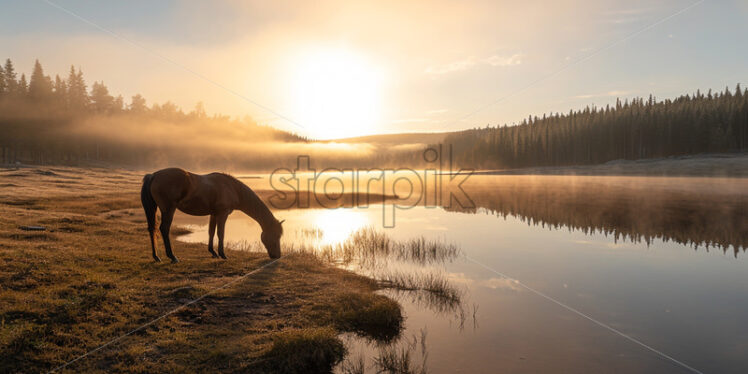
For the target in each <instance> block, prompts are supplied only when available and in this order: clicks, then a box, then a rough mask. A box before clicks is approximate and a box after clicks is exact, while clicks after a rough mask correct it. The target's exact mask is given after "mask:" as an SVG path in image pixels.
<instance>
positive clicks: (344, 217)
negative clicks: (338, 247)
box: [313, 209, 369, 245]
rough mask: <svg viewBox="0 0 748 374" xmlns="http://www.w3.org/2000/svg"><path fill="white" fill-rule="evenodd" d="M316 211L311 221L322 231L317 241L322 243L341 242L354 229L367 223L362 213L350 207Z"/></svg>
mask: <svg viewBox="0 0 748 374" xmlns="http://www.w3.org/2000/svg"><path fill="white" fill-rule="evenodd" d="M316 213H317V214H316V217H314V221H313V222H314V225H315V226H316V227H317V228H318V229H319V230H320V231H321V232H322V237H321V238H320V241H319V243H320V244H322V245H326V244H338V243H342V242H344V241H345V240H346V239H348V237H349V236H350V235H351V234H353V233H354V232H355V231H356V230H359V229H361V228H363V227H365V226H367V225H368V224H369V220H368V218H367V217H366V216H365V215H364V214H363V213H361V212H355V211H352V210H350V209H326V210H320V211H318V212H316Z"/></svg>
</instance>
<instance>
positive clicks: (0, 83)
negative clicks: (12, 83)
mask: <svg viewBox="0 0 748 374" xmlns="http://www.w3.org/2000/svg"><path fill="white" fill-rule="evenodd" d="M6 93H7V89H6V87H5V69H3V67H2V66H0V97H3V96H4V95H5V94H6Z"/></svg>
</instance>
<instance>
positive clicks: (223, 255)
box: [220, 253, 228, 260]
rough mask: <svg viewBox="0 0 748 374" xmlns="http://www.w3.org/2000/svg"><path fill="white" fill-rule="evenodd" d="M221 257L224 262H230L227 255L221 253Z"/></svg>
mask: <svg viewBox="0 0 748 374" xmlns="http://www.w3.org/2000/svg"><path fill="white" fill-rule="evenodd" d="M220 256H221V258H222V259H224V260H228V257H226V255H225V254H223V253H221V254H220Z"/></svg>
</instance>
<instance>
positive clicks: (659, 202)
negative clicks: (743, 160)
mask: <svg viewBox="0 0 748 374" xmlns="http://www.w3.org/2000/svg"><path fill="white" fill-rule="evenodd" d="M465 190H466V191H467V193H468V195H469V196H470V198H471V199H472V200H473V202H474V203H475V207H472V208H461V207H454V206H453V207H445V209H447V210H448V211H459V212H467V213H476V212H478V211H479V210H480V209H485V210H486V211H489V212H491V213H493V214H496V215H498V216H502V217H506V216H509V215H511V216H515V217H518V218H520V219H521V220H523V221H524V222H527V223H528V224H532V225H540V226H542V227H545V226H549V227H552V228H556V229H558V228H568V229H571V230H580V231H582V232H584V233H587V234H590V233H603V234H605V235H610V236H613V237H614V238H615V240H616V241H618V240H630V241H633V242H641V241H643V242H646V243H647V244H649V243H651V242H652V241H653V240H655V239H662V240H663V241H666V242H667V241H673V242H676V243H680V244H685V245H691V246H700V245H703V246H706V248H707V250H708V249H709V247H717V248H720V249H722V250H723V251H725V252H726V251H727V250H728V249H730V248H732V250H733V251H734V253H735V255H736V256H737V254H738V252H739V251H740V250H743V251H744V250H745V249H746V248H747V247H748V193H747V192H746V191H748V180H744V179H721V178H657V177H655V178H646V177H643V178H639V177H633V178H632V177H564V176H501V177H499V176H496V177H485V178H475V180H473V181H471V183H469V184H467V185H466V186H465Z"/></svg>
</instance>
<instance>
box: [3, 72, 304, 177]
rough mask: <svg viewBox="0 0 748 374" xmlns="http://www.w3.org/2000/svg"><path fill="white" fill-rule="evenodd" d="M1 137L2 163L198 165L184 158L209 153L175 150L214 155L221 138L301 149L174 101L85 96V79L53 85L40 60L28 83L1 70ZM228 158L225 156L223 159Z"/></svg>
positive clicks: (245, 122) (76, 75) (249, 123)
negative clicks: (200, 145) (173, 160)
mask: <svg viewBox="0 0 748 374" xmlns="http://www.w3.org/2000/svg"><path fill="white" fill-rule="evenodd" d="M0 134H2V136H0V164H15V163H40V164H45V163H46V164H49V163H62V164H82V163H96V162H101V163H117V164H142V165H147V164H148V162H149V161H152V160H153V159H154V158H162V159H163V158H164V157H165V156H170V158H176V159H178V160H182V161H186V160H190V161H197V160H198V157H197V156H194V157H191V156H190V155H187V154H186V153H187V152H189V151H196V152H198V153H202V154H203V155H204V154H206V153H208V152H207V150H206V149H195V148H193V149H189V150H188V149H185V148H184V147H182V148H181V149H180V145H183V144H184V142H185V141H187V142H190V143H191V144H192V143H197V142H203V143H214V144H212V146H213V148H220V147H218V146H217V144H218V143H220V142H221V139H231V140H233V141H236V142H244V143H256V142H270V141H273V142H306V139H305V138H303V137H300V136H297V135H295V134H291V133H288V132H284V131H280V130H277V129H274V128H272V127H268V126H261V125H258V124H257V123H255V121H253V120H252V119H251V118H250V117H245V118H243V119H234V118H231V117H229V116H225V115H217V114H216V115H212V116H209V115H207V114H206V112H205V108H204V106H203V104H202V103H198V104H197V105H196V106H195V108H194V109H193V110H192V111H190V112H184V111H183V110H182V109H181V108H179V107H178V106H177V105H175V104H174V103H172V102H166V103H163V104H152V105H150V106H148V105H147V104H146V99H145V98H143V96H141V95H139V94H137V95H134V96H132V98H131V99H130V101H129V103H125V100H124V98H123V97H122V96H121V95H118V96H113V95H112V94H110V92H109V89H108V88H107V87H106V85H104V83H103V82H94V83H93V84H92V85H91V87H90V89H89V88H88V86H87V84H86V81H85V79H84V77H83V72H82V71H81V70H80V68H78V69H76V68H75V67H72V66H71V68H70V71H69V73H68V75H67V77H66V78H60V76H59V75H57V76H55V78H54V79H52V78H51V77H50V76H48V75H45V73H44V70H43V68H42V65H41V63H39V61H38V60H37V61H36V62H35V64H34V68H33V70H32V73H31V75H30V77H29V78H28V79H27V78H26V75H25V74H20V76H19V74H18V72H17V71H16V68H15V66H14V65H13V62H12V61H11V60H10V59H7V60H6V61H5V63H4V64H3V65H2V66H0ZM192 145H194V144H192ZM202 151H206V152H202ZM234 151H236V150H234ZM229 153H230V152H229ZM188 156H190V157H188ZM231 157H232V155H230V154H227V152H226V151H225V150H224V152H223V153H222V154H221V155H220V158H224V159H226V158H231Z"/></svg>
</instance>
